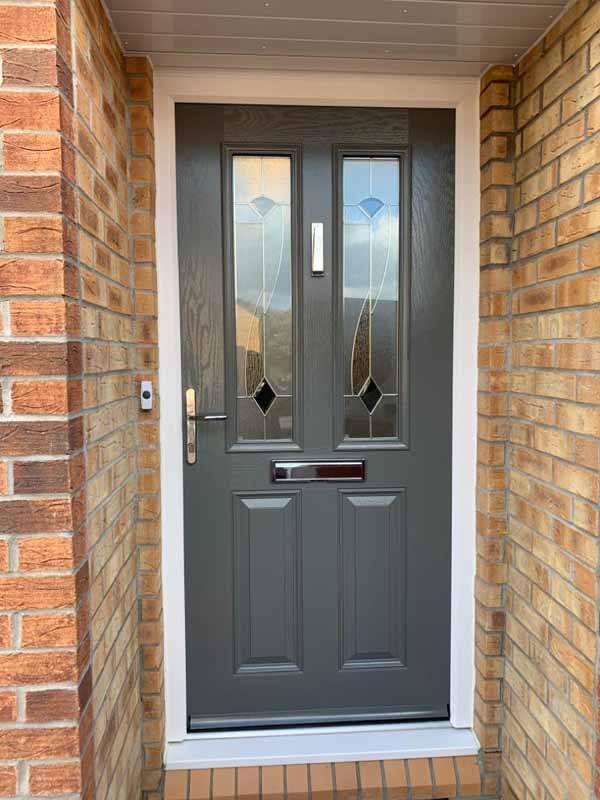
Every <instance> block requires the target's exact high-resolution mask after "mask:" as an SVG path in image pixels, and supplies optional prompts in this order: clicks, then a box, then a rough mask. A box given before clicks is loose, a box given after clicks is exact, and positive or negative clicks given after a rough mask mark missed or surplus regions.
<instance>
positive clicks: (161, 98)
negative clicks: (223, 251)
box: [154, 68, 480, 769]
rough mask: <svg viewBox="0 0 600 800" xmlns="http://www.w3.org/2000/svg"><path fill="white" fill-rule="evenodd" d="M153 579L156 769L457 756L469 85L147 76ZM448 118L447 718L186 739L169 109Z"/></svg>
mask: <svg viewBox="0 0 600 800" xmlns="http://www.w3.org/2000/svg"><path fill="white" fill-rule="evenodd" d="M154 100H155V123H154V124H155V137H156V182H157V212H156V228H157V230H156V234H157V264H158V322H159V325H158V328H159V351H160V356H161V368H160V418H161V419H160V421H161V510H162V531H163V533H162V575H163V603H164V635H165V694H166V754H165V763H166V766H167V769H174V768H179V769H183V768H185V769H193V768H202V767H208V766H231V765H241V764H269V763H278V764H284V763H303V762H311V761H312V762H318V761H321V762H323V761H336V760H346V759H350V760H360V759H362V760H367V759H371V760H372V759H377V758H404V757H417V756H438V755H439V756H442V755H463V754H471V753H474V752H476V751H477V750H478V747H479V744H478V742H477V739H476V737H475V734H474V732H473V707H474V690H475V666H474V659H475V642H474V636H475V632H474V620H475V599H474V587H475V560H476V541H475V484H476V452H477V325H478V317H479V202H480V201H479V198H480V186H479V113H478V110H479V81H478V79H476V78H450V77H448V78H430V77H420V76H402V75H385V74H380V75H375V74H361V73H359V72H356V73H335V72H310V71H292V70H289V71H286V70H281V71H272V70H260V69H216V68H197V69H189V70H168V69H159V70H157V71H156V73H155V78H154ZM182 102H185V103H255V104H259V103H262V104H273V105H277V104H281V105H283V104H285V105H326V106H355V107H356V106H364V107H369V106H371V107H382V106H387V107H399V108H410V107H415V108H416V107H419V108H454V109H456V181H455V185H456V190H455V191H456V196H455V210H456V214H455V279H454V309H455V313H454V354H453V358H454V369H453V401H452V406H453V431H452V448H453V454H452V563H451V568H452V590H451V591H452V595H451V666H450V672H451V674H450V695H451V697H450V721H449V722H448V723H444V724H440V723H427V722H424V723H419V724H406V723H405V724H402V723H398V724H393V725H392V724H390V725H377V726H373V725H366V724H363V725H350V726H348V725H344V726H338V727H331V726H329V727H325V726H323V727H317V728H309V729H306V728H299V729H295V728H285V729H274V730H266V731H265V730H260V731H259V730H254V731H241V732H240V731H235V732H221V733H210V732H209V733H194V734H190V733H188V732H187V709H186V658H185V625H184V620H185V596H184V583H183V574H184V571H183V564H184V543H183V542H184V537H183V459H182V442H181V431H182V399H181V347H180V328H179V325H180V309H179V275H178V259H177V216H176V185H175V103H182Z"/></svg>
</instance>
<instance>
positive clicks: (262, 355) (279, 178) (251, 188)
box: [233, 155, 293, 441]
mask: <svg viewBox="0 0 600 800" xmlns="http://www.w3.org/2000/svg"><path fill="white" fill-rule="evenodd" d="M233 249H234V253H233V255H234V273H235V316H236V319H235V328H236V329H235V341H236V356H237V402H238V438H239V439H240V440H245V441H249V440H254V441H256V440H259V441H260V440H263V441H264V440H268V439H280V440H281V439H288V440H289V439H291V438H292V394H293V385H292V384H293V376H292V371H293V370H292V314H293V309H292V244H291V159H290V157H289V156H241V155H240V156H233Z"/></svg>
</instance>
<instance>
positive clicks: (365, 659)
mask: <svg viewBox="0 0 600 800" xmlns="http://www.w3.org/2000/svg"><path fill="white" fill-rule="evenodd" d="M340 505H341V513H340V561H339V563H340V593H341V609H340V611H341V614H340V616H341V620H340V621H341V647H340V655H341V667H342V668H343V669H365V668H367V669H368V668H381V667H403V666H404V664H405V642H406V621H405V610H406V602H405V593H406V574H405V573H406V555H405V550H406V546H405V545H406V525H405V513H404V512H405V495H404V491H403V490H398V491H395V492H386V493H368V494H366V493H365V494H356V493H350V492H340Z"/></svg>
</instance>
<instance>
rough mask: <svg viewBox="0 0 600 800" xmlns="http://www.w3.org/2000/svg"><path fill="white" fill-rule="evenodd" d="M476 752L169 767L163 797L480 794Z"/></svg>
mask: <svg viewBox="0 0 600 800" xmlns="http://www.w3.org/2000/svg"><path fill="white" fill-rule="evenodd" d="M481 780H482V778H481V768H480V764H479V761H478V759H477V757H476V756H456V757H442V758H413V759H395V760H387V761H360V762H355V761H347V762H338V763H331V764H288V765H287V766H267V767H224V768H219V769H199V770H170V771H167V773H166V777H165V795H164V797H165V800H275V798H280V799H281V800H307V799H308V798H311V800H334V798H335V800H379V798H381V800H433V799H434V798H439V799H440V800H442V798H457V800H458V799H459V798H460V800H463V798H464V799H465V800H466V798H481V797H483V795H482V791H483V790H482V783H481Z"/></svg>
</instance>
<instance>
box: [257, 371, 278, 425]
mask: <svg viewBox="0 0 600 800" xmlns="http://www.w3.org/2000/svg"><path fill="white" fill-rule="evenodd" d="M276 397H277V395H276V394H275V392H274V391H273V388H272V386H271V384H270V383H269V381H268V380H267V379H266V378H263V379H262V381H261V382H260V384H259V387H258V389H257V390H256V391H255V392H254V399H255V400H256V404H257V406H258V407H259V408H260V410H261V411H262V413H263V414H264V415H265V416H266V415H267V414H268V413H269V409H270V408H271V406H272V405H273V402H274V400H275V398H276Z"/></svg>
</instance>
